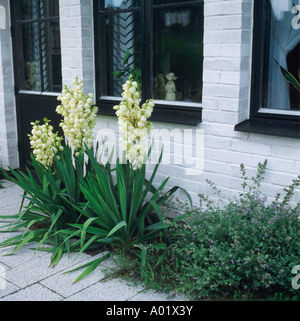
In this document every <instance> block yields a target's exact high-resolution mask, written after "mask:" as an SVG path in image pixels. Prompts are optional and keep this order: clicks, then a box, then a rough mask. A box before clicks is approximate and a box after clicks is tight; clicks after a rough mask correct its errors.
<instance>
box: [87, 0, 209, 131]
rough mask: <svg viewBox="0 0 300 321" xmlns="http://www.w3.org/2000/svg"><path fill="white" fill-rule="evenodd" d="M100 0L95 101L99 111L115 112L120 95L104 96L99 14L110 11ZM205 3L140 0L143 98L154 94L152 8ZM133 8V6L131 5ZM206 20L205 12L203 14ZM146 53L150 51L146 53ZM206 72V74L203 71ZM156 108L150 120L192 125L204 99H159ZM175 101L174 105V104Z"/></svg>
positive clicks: (201, 0) (198, 119) (96, 23)
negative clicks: (155, 3)
mask: <svg viewBox="0 0 300 321" xmlns="http://www.w3.org/2000/svg"><path fill="white" fill-rule="evenodd" d="M99 4H100V1H99V0H93V5H94V36H95V38H94V39H95V57H96V58H95V67H96V68H95V71H96V74H95V78H96V105H98V106H99V107H100V108H99V111H98V113H99V114H100V115H108V116H112V115H115V110H114V109H113V106H114V105H117V104H119V102H120V100H118V97H113V96H101V70H100V66H101V64H100V59H102V57H101V41H100V40H101V29H100V16H101V15H105V14H107V11H105V12H101V11H100V5H99ZM199 4H200V5H202V6H204V0H197V1H185V2H184V1H182V2H181V3H177V4H176V3H175V4H174V3H173V4H162V5H161V4H160V5H153V3H152V0H141V7H140V8H135V9H134V10H135V11H136V12H138V11H139V10H140V14H141V20H142V21H144V23H143V24H141V34H142V44H141V46H142V49H141V50H142V93H143V97H142V101H145V100H146V99H147V98H148V99H149V98H150V97H151V93H152V86H153V82H151V81H150V80H149V78H150V77H147V76H146V75H147V74H151V73H152V65H151V61H152V46H153V35H152V32H151V30H152V24H153V11H154V10H157V9H165V8H174V7H177V8H179V7H184V6H197V5H199ZM130 11H132V9H130ZM113 12H114V13H119V12H126V10H125V9H124V10H118V9H116V10H113ZM203 21H204V15H203ZM147 26H148V27H147ZM145 53H147V55H146V54H145ZM202 76H203V75H202ZM154 102H155V108H154V112H153V114H152V116H151V121H159V122H168V123H174V124H183V125H190V126H197V125H198V124H199V123H200V122H201V121H202V103H181V102H178V101H176V102H174V103H173V102H168V101H166V102H162V101H161V100H160V101H156V100H154ZM172 105H174V107H173V108H172Z"/></svg>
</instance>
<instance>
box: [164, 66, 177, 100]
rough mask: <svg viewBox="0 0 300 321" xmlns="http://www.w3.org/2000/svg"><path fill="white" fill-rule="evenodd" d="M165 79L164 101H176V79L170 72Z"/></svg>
mask: <svg viewBox="0 0 300 321" xmlns="http://www.w3.org/2000/svg"><path fill="white" fill-rule="evenodd" d="M166 78H167V80H168V82H167V84H166V93H167V94H166V100H176V92H177V90H176V86H175V80H176V79H177V77H176V76H175V74H174V73H173V72H170V73H169V74H167V75H166Z"/></svg>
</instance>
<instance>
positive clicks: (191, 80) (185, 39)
mask: <svg viewBox="0 0 300 321" xmlns="http://www.w3.org/2000/svg"><path fill="white" fill-rule="evenodd" d="M94 8H95V36H96V37H95V39H96V46H95V47H96V57H97V61H96V72H97V74H96V79H97V97H98V101H99V105H101V109H100V112H101V111H102V113H105V114H109V115H112V114H114V111H113V109H112V107H113V106H114V105H115V104H117V103H118V102H119V101H120V95H121V93H122V84H123V83H124V82H125V81H126V79H127V77H128V76H129V75H130V74H133V75H134V77H135V79H136V80H138V81H139V82H140V83H141V88H140V89H141V94H142V100H143V101H145V100H146V99H154V100H155V104H156V108H155V112H154V114H153V116H152V120H158V121H170V122H174V123H182V124H190V125H196V124H197V123H199V122H200V121H201V113H202V108H201V102H202V70H203V0H200V1H199V0H198V1H197V0H192V1H182V0H151V1H149V0H95V3H94Z"/></svg>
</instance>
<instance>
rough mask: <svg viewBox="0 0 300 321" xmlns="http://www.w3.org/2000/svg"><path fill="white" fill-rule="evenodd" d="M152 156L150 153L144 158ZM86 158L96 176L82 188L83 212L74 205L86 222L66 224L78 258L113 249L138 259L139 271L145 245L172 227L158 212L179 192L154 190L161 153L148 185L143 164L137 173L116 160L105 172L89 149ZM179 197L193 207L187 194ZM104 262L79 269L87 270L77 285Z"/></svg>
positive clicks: (99, 260)
mask: <svg viewBox="0 0 300 321" xmlns="http://www.w3.org/2000/svg"><path fill="white" fill-rule="evenodd" d="M150 153H151V148H150V149H149V153H148V156H149V155H150ZM87 154H88V156H89V159H90V161H91V163H92V165H93V168H94V172H91V173H88V174H87V176H88V179H86V180H84V181H82V182H81V189H82V192H83V194H84V196H85V198H86V203H85V204H82V205H81V207H78V206H76V205H74V207H76V209H77V210H78V211H80V212H81V213H82V214H83V215H84V216H85V218H86V221H85V222H84V223H75V224H70V225H71V226H72V227H73V228H76V229H77V230H76V231H75V232H74V235H78V231H80V243H81V248H80V250H79V253H78V254H80V253H81V252H83V251H84V250H88V249H94V248H97V247H101V246H104V245H112V246H113V247H119V248H122V249H123V250H125V251H131V252H132V253H134V254H136V255H137V256H138V257H139V258H140V259H141V263H142V265H143V264H145V259H146V246H145V245H146V244H149V243H150V242H151V241H153V240H155V239H158V236H159V235H160V234H161V233H162V232H163V231H164V230H165V229H168V228H169V227H170V226H171V225H170V224H167V223H165V222H164V216H163V213H162V210H161V206H162V205H164V204H165V203H166V201H167V200H168V199H169V198H170V197H171V196H172V195H173V194H174V193H175V192H176V191H177V190H178V189H179V188H180V187H179V186H174V187H173V188H171V189H170V190H168V191H167V192H164V188H165V186H166V184H167V182H168V180H169V178H166V179H165V180H164V181H163V182H162V183H161V184H160V186H159V187H158V188H155V187H154V186H153V184H152V183H153V181H154V178H155V175H156V173H157V170H158V167H159V164H160V162H161V159H162V153H161V155H160V158H159V161H158V163H157V164H156V166H155V168H154V170H153V172H152V175H151V177H150V179H149V180H148V179H147V178H146V165H145V164H143V165H142V166H141V168H136V169H133V167H132V164H131V163H130V162H128V161H127V162H126V163H121V162H120V161H119V159H118V161H117V164H116V168H115V169H109V170H107V167H104V166H101V165H100V164H99V163H98V162H97V160H96V158H95V157H94V155H93V154H92V152H91V151H90V150H88V149H87ZM113 175H114V176H113ZM183 191H184V192H185V193H186V194H187V196H188V198H189V199H190V202H191V198H190V196H189V195H188V193H187V192H186V191H185V190H183ZM186 215H188V213H187V214H184V215H182V216H179V217H177V218H176V219H174V221H177V220H181V219H182V218H183V217H184V216H186ZM162 246H163V244H162ZM107 256H109V254H108V255H106V256H105V257H102V258H100V259H96V260H94V261H92V262H90V263H88V264H86V265H83V266H81V267H79V268H77V269H80V268H83V267H87V269H86V270H85V271H84V272H83V273H82V274H81V275H80V276H79V277H78V278H77V279H76V280H75V282H77V281H79V280H81V279H82V278H83V277H84V276H86V275H87V274H89V273H90V272H92V271H93V270H94V269H95V268H96V267H97V266H98V265H99V264H100V263H101V262H102V261H103V259H105V258H106V257H107ZM77 269H76V270H77ZM72 271H74V270H72ZM70 272H71V271H70Z"/></svg>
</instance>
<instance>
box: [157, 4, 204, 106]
mask: <svg viewBox="0 0 300 321" xmlns="http://www.w3.org/2000/svg"><path fill="white" fill-rule="evenodd" d="M154 21H155V23H154V62H153V69H154V70H153V72H154V77H155V78H154V98H155V99H164V100H171V101H172V100H176V101H187V102H201V100H202V90H201V88H202V68H203V66H202V65H203V19H202V7H201V6H200V7H194V8H192V7H191V8H186V7H185V8H182V9H164V10H159V11H158V10H157V11H155V14H154Z"/></svg>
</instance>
